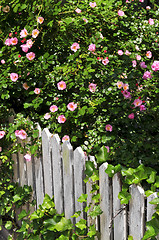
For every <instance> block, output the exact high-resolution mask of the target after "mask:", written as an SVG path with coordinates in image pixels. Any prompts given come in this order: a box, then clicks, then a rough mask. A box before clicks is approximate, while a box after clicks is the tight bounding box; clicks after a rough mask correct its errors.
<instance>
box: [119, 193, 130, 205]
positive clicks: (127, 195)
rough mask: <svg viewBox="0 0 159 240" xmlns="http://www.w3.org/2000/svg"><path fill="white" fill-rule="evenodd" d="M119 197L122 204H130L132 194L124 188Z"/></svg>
mask: <svg viewBox="0 0 159 240" xmlns="http://www.w3.org/2000/svg"><path fill="white" fill-rule="evenodd" d="M118 198H119V199H120V202H121V204H128V203H129V200H130V199H131V194H130V193H128V192H127V191H125V190H123V191H121V192H120V193H119V194H118Z"/></svg>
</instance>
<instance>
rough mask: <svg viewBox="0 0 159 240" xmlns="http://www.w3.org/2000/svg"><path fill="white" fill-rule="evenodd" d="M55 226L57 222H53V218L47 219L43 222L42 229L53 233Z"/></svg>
mask: <svg viewBox="0 0 159 240" xmlns="http://www.w3.org/2000/svg"><path fill="white" fill-rule="evenodd" d="M56 224H57V222H56V221H55V219H54V218H49V219H47V220H45V221H44V227H45V228H46V229H48V230H50V231H54V229H55V225H56Z"/></svg>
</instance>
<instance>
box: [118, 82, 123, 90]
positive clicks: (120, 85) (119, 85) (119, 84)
mask: <svg viewBox="0 0 159 240" xmlns="http://www.w3.org/2000/svg"><path fill="white" fill-rule="evenodd" d="M117 87H118V88H119V89H121V88H122V87H123V82H120V81H119V82H117Z"/></svg>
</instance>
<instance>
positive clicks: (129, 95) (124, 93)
mask: <svg viewBox="0 0 159 240" xmlns="http://www.w3.org/2000/svg"><path fill="white" fill-rule="evenodd" d="M122 94H123V96H124V97H125V98H126V99H130V98H131V94H130V92H128V91H123V92H122Z"/></svg>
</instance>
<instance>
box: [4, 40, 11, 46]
mask: <svg viewBox="0 0 159 240" xmlns="http://www.w3.org/2000/svg"><path fill="white" fill-rule="evenodd" d="M4 44H5V45H7V46H10V45H11V40H10V38H7V39H6V40H5V43H4Z"/></svg>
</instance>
